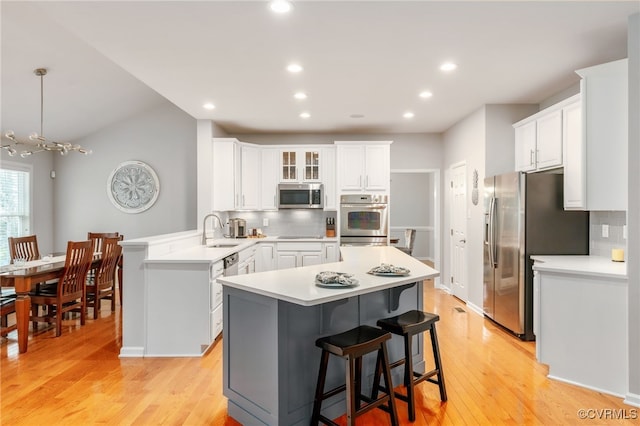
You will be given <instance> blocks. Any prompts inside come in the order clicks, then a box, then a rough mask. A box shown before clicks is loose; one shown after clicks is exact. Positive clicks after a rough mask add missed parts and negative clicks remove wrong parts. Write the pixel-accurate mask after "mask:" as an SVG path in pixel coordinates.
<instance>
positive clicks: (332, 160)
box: [322, 147, 338, 210]
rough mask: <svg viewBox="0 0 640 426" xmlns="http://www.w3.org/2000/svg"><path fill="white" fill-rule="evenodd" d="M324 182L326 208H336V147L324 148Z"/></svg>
mask: <svg viewBox="0 0 640 426" xmlns="http://www.w3.org/2000/svg"><path fill="white" fill-rule="evenodd" d="M322 183H323V184H324V209H325V210H336V209H337V208H338V196H337V194H336V148H335V147H328V148H323V149H322Z"/></svg>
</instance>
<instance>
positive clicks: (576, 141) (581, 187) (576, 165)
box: [562, 99, 586, 210]
mask: <svg viewBox="0 0 640 426" xmlns="http://www.w3.org/2000/svg"><path fill="white" fill-rule="evenodd" d="M562 121H563V123H562V132H563V133H562V141H563V145H564V176H563V178H564V208H565V210H586V194H585V192H586V180H585V147H584V143H583V138H582V104H581V102H580V100H579V99H577V100H576V101H575V102H573V103H571V104H569V105H567V106H565V107H564V108H563V109H562Z"/></svg>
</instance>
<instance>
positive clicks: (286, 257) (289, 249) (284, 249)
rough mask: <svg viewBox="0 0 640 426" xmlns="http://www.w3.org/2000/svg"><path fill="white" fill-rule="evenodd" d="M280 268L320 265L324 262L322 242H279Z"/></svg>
mask: <svg viewBox="0 0 640 426" xmlns="http://www.w3.org/2000/svg"><path fill="white" fill-rule="evenodd" d="M277 256H278V269H287V268H297V267H301V266H309V265H319V264H321V263H322V258H323V254H322V243H320V242H318V243H309V242H284V243H278V244H277Z"/></svg>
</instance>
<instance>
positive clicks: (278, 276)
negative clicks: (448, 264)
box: [218, 246, 440, 306]
mask: <svg viewBox="0 0 640 426" xmlns="http://www.w3.org/2000/svg"><path fill="white" fill-rule="evenodd" d="M340 253H341V255H342V259H343V261H341V262H335V263H324V264H320V265H312V266H305V267H301V268H291V269H280V270H277V271H267V272H260V273H255V274H249V275H236V276H231V277H220V278H218V281H219V282H220V283H222V285H223V286H228V287H233V288H237V289H240V290H244V291H248V292H251V293H256V294H260V295H263V296H268V297H273V298H275V299H279V300H284V301H287V302H291V303H295V304H298V305H303V306H314V305H319V304H322V303H327V302H331V301H336V300H341V299H345V298H348V297H353V296H359V295H361V294H366V293H371V292H374V291H379V290H383V289H387V288H392V287H398V286H400V285H403V284H409V283H414V282H416V281H422V280H424V279H427V278H432V277H437V276H439V275H440V273H439V272H438V271H436V270H435V269H433V268H430V267H429V266H427V265H425V264H424V263H422V262H420V261H419V260H418V259H416V258H414V257H411V256H409V255H407V254H405V253H403V252H402V251H400V250H398V249H396V248H394V247H389V246H384V247H340ZM381 263H387V264H392V265H394V266H403V267H406V268H408V269H409V270H410V271H411V273H410V274H409V275H408V276H402V277H389V276H384V277H380V276H374V275H370V274H367V271H369V270H370V269H371V268H374V267H376V266H378V265H380V264H381ZM321 271H334V272H346V273H350V274H353V276H354V278H356V279H357V280H358V282H359V283H358V286H356V287H347V288H337V289H336V288H322V287H318V286H316V285H315V276H316V274H317V273H318V272H321Z"/></svg>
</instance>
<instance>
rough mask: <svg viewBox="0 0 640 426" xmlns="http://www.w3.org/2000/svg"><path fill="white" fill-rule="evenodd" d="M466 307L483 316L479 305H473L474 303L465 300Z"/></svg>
mask: <svg viewBox="0 0 640 426" xmlns="http://www.w3.org/2000/svg"><path fill="white" fill-rule="evenodd" d="M467 307H468V308H469V309H470V310H471V311H473V312H475V313H476V314H478V315H480V316H481V317H483V316H484V311H483V310H482V308H481V307H480V306H478V305H475V304H473V303H470V302H467Z"/></svg>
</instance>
